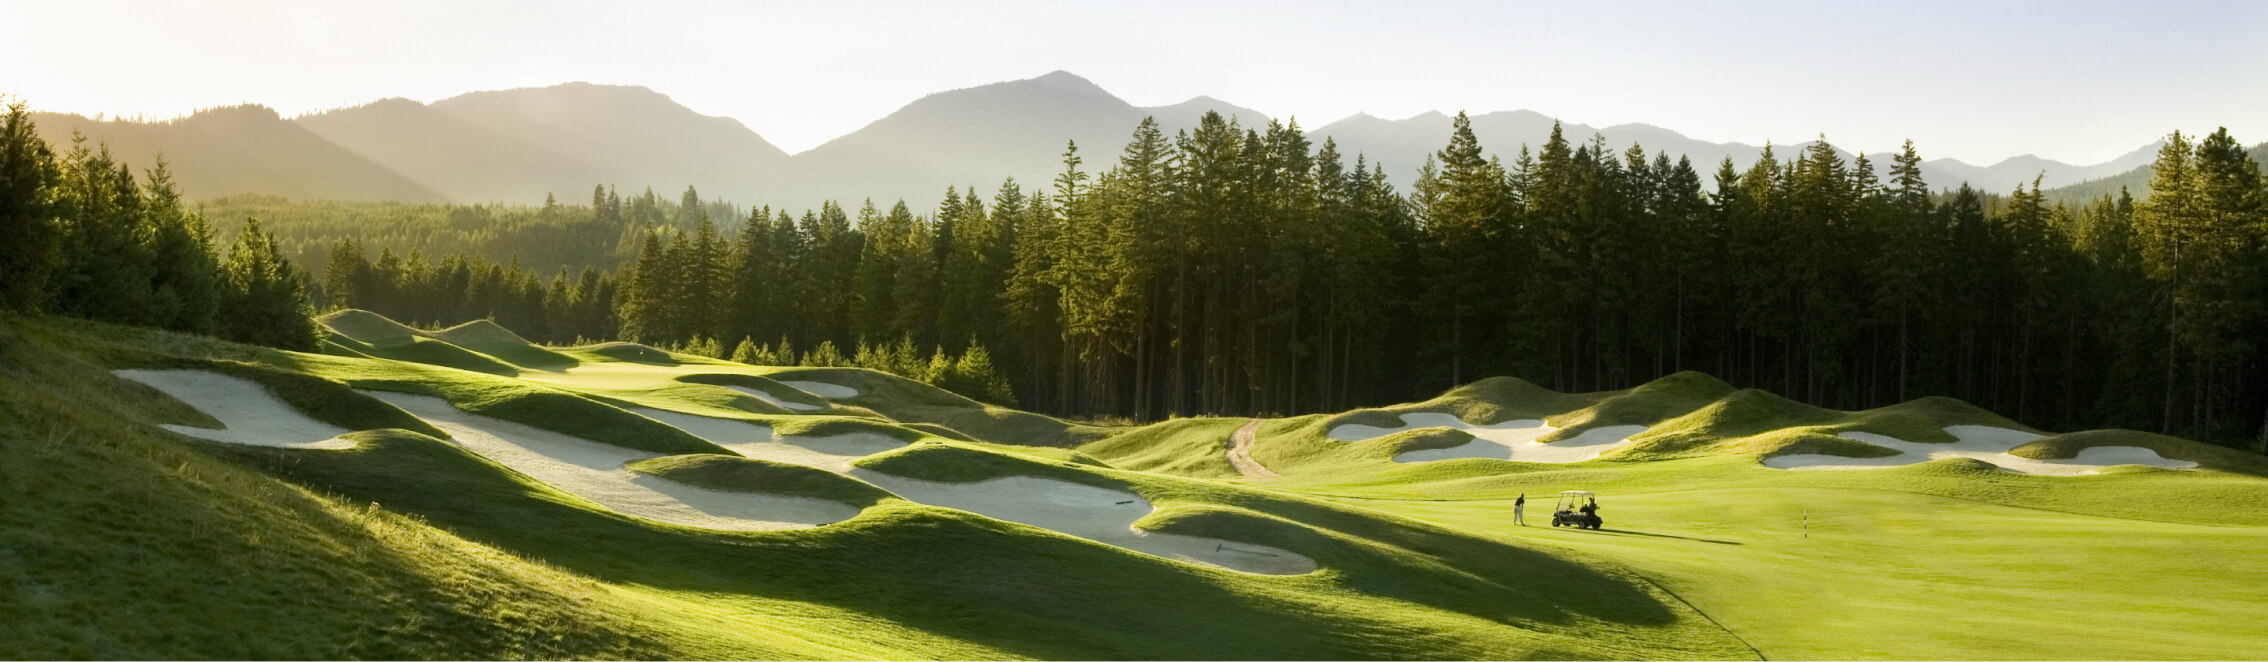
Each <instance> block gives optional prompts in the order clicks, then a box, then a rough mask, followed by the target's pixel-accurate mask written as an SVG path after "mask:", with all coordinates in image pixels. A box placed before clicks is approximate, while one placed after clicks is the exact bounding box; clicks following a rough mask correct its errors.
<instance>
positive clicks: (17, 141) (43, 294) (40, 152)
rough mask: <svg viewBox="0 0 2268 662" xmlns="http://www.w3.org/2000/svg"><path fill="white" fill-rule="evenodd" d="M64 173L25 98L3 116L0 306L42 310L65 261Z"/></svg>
mask: <svg viewBox="0 0 2268 662" xmlns="http://www.w3.org/2000/svg"><path fill="white" fill-rule="evenodd" d="M61 178H62V172H61V170H60V169H59V168H58V167H57V166H56V163H55V155H54V153H53V152H51V151H49V149H48V147H47V143H46V142H45V141H42V140H40V139H39V133H38V132H37V130H36V127H34V126H33V124H32V121H31V113H30V112H29V111H27V110H25V108H24V104H23V102H20V101H19V102H16V103H12V104H9V105H8V107H7V114H6V115H5V116H4V117H0V246H6V247H7V248H6V249H5V250H0V310H16V311H32V310H39V309H40V308H41V307H42V306H43V305H44V304H45V303H46V302H47V300H48V278H49V276H50V275H51V274H52V273H53V272H54V270H55V268H56V264H57V262H59V261H60V258H61V255H60V252H59V251H60V249H61V245H60V243H59V240H60V238H61V234H62V231H61V230H62V228H61V222H60V221H59V219H57V218H56V214H55V212H56V209H55V195H56V189H57V187H58V186H59V185H60V182H61Z"/></svg>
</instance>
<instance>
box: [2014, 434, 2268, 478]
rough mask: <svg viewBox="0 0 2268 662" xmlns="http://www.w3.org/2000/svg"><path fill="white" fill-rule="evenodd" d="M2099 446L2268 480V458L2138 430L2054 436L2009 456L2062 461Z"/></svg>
mask: <svg viewBox="0 0 2268 662" xmlns="http://www.w3.org/2000/svg"><path fill="white" fill-rule="evenodd" d="M2096 446H2135V447H2139V448H2147V449H2150V450H2153V451H2157V452H2158V455H2160V456H2163V457H2166V458H2170V459H2175V460H2188V461H2191V462H2196V463H2198V464H2199V465H2202V466H2205V467H2209V468H2212V469H2216V470H2220V471H2227V472H2231V473H2242V474H2249V475H2254V476H2263V477H2268V457H2262V456H2259V455H2255V454H2252V453H2247V452H2244V451H2240V450H2236V449H2233V448H2227V447H2223V446H2214V445H2210V444H2200V443H2197V442H2193V441H2190V440H2187V439H2181V438H2178V437H2168V436H2165V435H2162V434H2155V433H2150V432H2141V431H2138V430H2086V431H2082V432H2073V433H2069V434H2059V435H2053V436H2050V437H2046V438H2044V439H2041V440H2039V441H2035V442H2032V443H2029V444H2025V445H2022V446H2017V447H2015V448H2013V449H2009V451H2008V453H2009V454H2010V455H2016V456H2019V457H2028V458H2033V459H2039V460H2061V459H2068V458H2071V457H2074V456H2076V455H2078V454H2079V451H2081V450H2085V449H2088V448H2094V447H2096Z"/></svg>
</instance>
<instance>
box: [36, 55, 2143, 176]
mask: <svg viewBox="0 0 2268 662" xmlns="http://www.w3.org/2000/svg"><path fill="white" fill-rule="evenodd" d="M1207 112H1218V113H1221V114H1222V115H1223V116H1224V117H1227V118H1228V119H1231V120H1236V121H1238V122H1239V123H1240V124H1242V125H1244V126H1250V127H1258V126H1263V125H1266V124H1267V123H1268V122H1270V121H1271V118H1270V117H1269V116H1268V115H1266V114H1264V113H1261V112H1260V111H1257V110H1253V109H1251V108H1245V107H1240V106H1237V105H1235V104H1231V103H1229V102H1226V101H1222V100H1220V99H1215V98H1212V97H1206V96H1199V97H1195V98H1192V99H1190V100H1188V101H1185V102H1182V103H1178V104H1172V105H1167V106H1153V107H1141V106H1136V105H1134V104H1132V103H1129V102H1127V101H1126V100H1124V99H1121V98H1119V97H1118V96H1116V95H1114V94H1112V93H1111V92H1109V91H1108V90H1105V89H1103V88H1102V87H1100V86H1098V85H1096V84H1095V83H1093V82H1091V81H1089V80H1087V79H1085V78H1082V77H1080V76H1078V75H1075V74H1072V73H1070V72H1065V71H1055V72H1050V73H1048V74H1045V75H1041V76H1037V77H1033V78H1028V79H1023V80H1012V81H1003V82H998V83H991V84H986V85H979V86H975V87H970V88H964V89H957V90H948V91H943V92H937V93H934V94H929V95H924V96H922V97H920V98H917V99H914V100H912V101H911V102H909V103H907V104H906V105H905V106H904V107H902V108H899V109H898V110H896V111H894V112H891V113H890V114H888V115H887V116H884V117H882V118H880V119H877V120H875V121H873V122H871V123H869V124H867V125H865V126H863V127H860V128H859V129H858V130H856V131H853V132H850V133H848V134H845V135H842V136H839V137H836V138H835V139H833V140H829V141H827V142H826V143H824V144H821V145H819V146H818V147H815V148H813V149H810V150H806V151H804V152H801V153H798V154H794V155H789V154H787V153H785V152H783V151H782V150H780V149H779V148H778V147H776V146H774V145H773V144H772V143H771V142H770V141H767V140H766V139H764V138H763V137H762V136H760V135H758V133H757V132H756V131H754V130H751V129H750V127H747V126H743V125H742V124H741V123H740V122H739V121H737V120H734V119H731V118H726V117H714V116H707V115H702V114H700V113H698V112H695V111H693V110H692V109H690V108H687V107H685V106H683V105H680V104H679V103H677V102H676V101H674V100H672V99H671V98H670V97H668V96H665V95H663V94H660V93H658V92H655V91H654V90H650V89H647V88H644V87H636V86H623V85H594V84H589V83H562V84H559V85H552V86H548V87H529V88H518V89H510V90H496V91H481V92H470V93H466V94H461V95H457V96H454V97H450V98H446V99H441V100H438V101H434V102H432V103H420V102H417V101H412V100H409V99H402V98H389V99H380V100H377V101H372V102H370V103H367V104H363V105H358V106H352V107H346V108H336V109H329V110H324V111H320V112H316V113H311V114H306V115H301V116H298V117H293V118H288V119H286V118H282V117H279V116H278V115H277V113H276V112H275V111H273V110H270V109H268V108H266V107H262V106H257V105H243V106H237V107H230V108H216V109H209V110H206V111H202V112H199V113H197V114H195V115H192V116H190V117H187V118H182V119H178V120H169V121H163V122H149V123H144V122H130V121H117V120H112V121H98V120H94V119H88V118H83V117H78V116H72V115H53V114H46V115H40V116H38V117H36V118H35V119H36V120H37V121H38V123H39V125H40V126H41V132H42V134H43V135H44V136H45V137H46V139H47V140H48V142H50V143H53V144H63V143H65V142H68V141H69V140H70V136H71V135H72V132H74V131H78V132H82V133H84V134H86V135H87V136H89V137H90V138H91V139H93V140H95V141H98V142H101V141H108V142H109V143H110V144H111V145H112V146H113V147H114V148H115V149H116V150H117V151H118V152H119V153H121V154H134V155H141V154H151V153H158V152H163V153H165V154H167V155H168V156H169V157H170V158H172V159H173V161H174V164H175V167H174V171H175V173H176V176H177V177H178V178H179V179H180V180H181V181H180V185H181V186H182V189H183V192H184V195H185V196H186V197H189V198H191V199H197V200H204V199H212V198H218V197H224V196H235V195H239V194H247V193H249V194H259V195H280V196H284V197H286V198H289V199H293V200H308V199H326V200H352V201H365V202H378V201H398V202H412V203H432V202H452V203H456V204H480V205H493V204H495V203H498V202H502V203H507V204H520V205H527V204H535V203H537V202H538V201H541V200H543V199H544V198H545V197H546V196H547V195H548V196H552V197H556V198H579V197H580V191H581V189H582V187H584V186H588V185H590V184H591V183H594V182H604V183H606V184H607V185H608V186H614V187H619V188H621V189H622V190H624V191H636V190H643V189H646V188H656V189H661V190H669V189H675V188H677V187H682V186H693V187H696V188H698V189H700V190H701V191H702V192H703V193H705V194H706V195H708V196H710V197H713V198H722V199H728V200H738V201H750V202H762V203H766V204H772V205H775V206H785V207H788V208H791V209H816V208H818V207H819V206H820V205H821V204H823V203H824V202H825V201H827V200H835V201H838V202H842V203H844V204H846V205H850V202H849V201H853V200H861V199H865V198H869V197H871V198H874V199H876V200H883V201H889V200H897V199H900V198H904V199H908V200H922V199H930V198H932V196H935V195H936V192H937V191H938V190H941V189H943V188H944V187H946V186H949V185H950V186H963V187H966V186H971V185H982V186H985V187H988V188H989V187H990V186H991V182H998V181H1000V180H1002V179H1005V178H1009V177H1014V178H1016V179H1019V180H1024V181H1039V180H1045V179H1047V178H1049V177H1050V176H1051V175H1050V172H1051V171H1052V170H1053V169H1054V167H1055V166H1054V163H1053V161H1054V156H1053V155H1054V154H1055V152H1056V151H1057V150H1058V149H1059V148H1060V146H1061V145H1062V144H1063V142H1064V141H1066V140H1072V141H1076V142H1078V143H1079V144H1080V145H1084V146H1086V148H1087V149H1088V151H1089V152H1090V153H1098V154H1108V153H1116V152H1117V151H1118V150H1120V149H1121V148H1123V147H1124V146H1125V144H1126V140H1127V138H1128V135H1127V131H1126V127H1129V126H1133V125H1134V124H1135V123H1136V122H1139V121H1140V120H1141V119H1142V118H1143V117H1152V118H1155V119H1156V120H1157V121H1158V125H1159V128H1160V129H1161V130H1162V131H1163V132H1164V133H1165V134H1166V135H1168V136H1172V135H1176V134H1178V133H1180V132H1182V131H1186V130H1193V129H1195V128H1196V127H1197V123H1198V120H1199V118H1200V117H1202V116H1203V115H1204V114H1205V113H1207ZM1275 119H1278V120H1287V119H1288V118H1275ZM1306 119H1309V120H1313V119H1315V118H1312V117H1310V118H1306ZM1470 121H1471V124H1472V129H1473V132H1474V134H1475V136H1476V137H1477V138H1478V139H1479V140H1480V142H1481V145H1482V146H1483V147H1484V148H1486V149H1489V150H1491V151H1494V152H1498V153H1502V154H1507V155H1508V154H1511V153H1514V152H1517V151H1519V150H1520V149H1521V148H1523V147H1525V148H1528V149H1530V150H1535V149H1540V148H1541V147H1542V145H1543V144H1544V142H1545V141H1546V139H1547V138H1548V136H1549V135H1550V133H1551V131H1552V130H1553V128H1554V127H1560V128H1561V129H1562V130H1563V134H1564V135H1566V136H1567V137H1568V139H1569V140H1571V141H1576V142H1583V141H1586V140H1588V139H1589V137H1590V136H1592V135H1598V136H1603V137H1604V138H1605V141H1606V143H1607V144H1609V145H1614V146H1617V148H1620V146H1623V145H1629V144H1634V143H1635V144H1643V145H1646V146H1647V147H1648V149H1651V150H1656V151H1667V152H1669V153H1671V154H1680V155H1684V156H1687V157H1690V158H1692V159H1693V161H1694V162H1695V163H1700V164H1704V166H1706V165H1708V164H1714V163H1717V162H1718V161H1720V160H1723V159H1726V158H1730V159H1732V161H1733V164H1734V167H1736V168H1740V169H1746V168H1748V167H1750V166H1751V165H1753V164H1754V163H1755V162H1756V160H1757V158H1758V157H1759V156H1761V155H1762V154H1763V150H1764V146H1762V145H1759V144H1750V143H1742V142H1723V143H1718V142H1710V141H1707V140H1702V139H1698V138H1694V137H1689V136H1686V135H1684V134H1681V133H1679V132H1677V131H1675V130H1672V129H1670V128H1665V127H1660V126H1654V125H1649V124H1639V123H1627V124H1616V125H1611V126H1599V127H1593V126H1590V125H1585V124H1581V123H1575V122H1572V121H1570V122H1569V123H1567V124H1565V125H1564V126H1562V125H1561V123H1560V120H1559V118H1557V117H1555V116H1552V115H1547V114H1544V113H1542V112H1537V111H1534V110H1509V111H1497V112H1487V113H1481V114H1477V115H1474V116H1472V117H1471V118H1470ZM1450 124H1451V120H1450V117H1449V116H1448V115H1445V114H1443V113H1441V112H1437V111H1429V112H1425V113H1421V114H1418V115H1416V116H1413V117H1408V118H1404V119H1399V120H1388V119H1382V118H1378V117H1374V116H1371V115H1367V114H1360V113H1358V114H1356V115H1353V116H1350V117H1347V118H1344V119H1341V120H1338V121H1334V122H1329V123H1326V124H1323V125H1322V126H1321V127H1318V128H1315V129H1313V130H1310V131H1307V132H1306V134H1305V135H1306V138H1307V139H1308V141H1310V142H1312V143H1317V144H1320V143H1322V142H1324V141H1325V140H1336V141H1337V142H1338V144H1339V147H1340V151H1341V153H1344V154H1362V155H1367V156H1368V157H1369V160H1370V162H1371V163H1372V164H1375V165H1379V166H1382V167H1383V168H1384V171H1385V173H1386V176H1387V180H1388V181H1389V182H1392V183H1393V184H1394V185H1395V186H1396V187H1397V188H1402V189H1408V188H1410V186H1411V185H1412V184H1413V183H1414V182H1415V179H1416V177H1417V176H1418V174H1419V171H1420V169H1421V167H1422V166H1423V165H1424V163H1425V160H1426V157H1427V156H1429V155H1431V154H1432V153H1433V152H1434V151H1435V150H1436V149H1438V148H1439V147H1440V144H1439V143H1440V140H1441V138H1440V137H1441V136H1443V135H1447V134H1448V133H1449V131H1450ZM1782 137H1792V138H1797V139H1808V138H1811V137H1812V135H1811V134H1809V133H1804V132H1800V131H1799V132H1798V133H1796V134H1794V135H1792V136H1782ZM1759 142H1761V143H1763V144H1771V141H1769V140H1763V141H1759ZM1810 144H1811V143H1810V142H1809V141H1808V140H1804V141H1800V142H1795V143H1785V142H1783V143H1781V144H1779V146H1778V147H1777V149H1779V150H1780V151H1783V152H1794V151H1800V150H1802V149H1805V148H1808V147H1809V145H1810ZM1883 146H1884V145H1866V146H1865V147H1872V148H1877V149H1879V148H1880V147H1883ZM2156 151H2157V146H2156V145H2144V146H2141V147H2140V148H2139V149H2136V150H2135V151H2133V152H2129V153H2127V154H2125V155H2122V156H2120V157H2118V158H2116V159H2112V160H2111V161H2108V162H2104V163H2096V164H2067V163H2061V162H2057V161H2053V160H2049V159H2042V158H2039V157H2035V156H2032V155H2028V154H2027V155H2022V156H2016V157H2011V158H2007V159H2003V160H2001V161H1998V162H1995V163H1992V164H1990V165H1981V166H1980V165H1971V164H1967V163H1963V162H1961V161H1957V160H1953V159H1933V160H1928V161H1924V162H1922V164H1921V165H1920V168H1921V170H1922V173H1923V175H1924V177H1925V178H1926V179H1928V180H1929V181H1930V182H1933V183H1934V184H1935V185H1936V186H1937V187H1938V190H1940V191H1945V190H1949V189H1951V188H1952V187H1955V186H1957V185H1959V184H1961V183H1963V182H1967V183H1969V184H1970V185H1972V186H1975V187H1977V188H1980V189H1984V190H1990V191H1996V192H1997V191H2004V190H2007V189H2009V188H2011V187H2013V186H2015V185H2017V184H2029V183H2032V182H2033V181H2034V179H2039V180H2040V182H2041V183H2042V185H2043V186H2044V187H2047V188H2054V187H2057V186H2062V185H2065V184H2071V183H2076V182H2082V181H2089V180H2097V179H2102V178H2105V177H2111V176H2114V175H2118V174H2119V173H2122V172H2127V171H2130V170H2133V169H2134V168H2136V167H2137V166H2142V165H2144V164H2147V163H2148V162H2149V161H2150V160H2151V159H2152V158H2153V157H2154V155H2155V153H2156ZM1856 156H1857V151H1856V150H1854V151H1850V152H1844V153H1843V157H1844V158H1845V159H1852V158H1855V157H1856ZM1868 156H1869V158H1872V159H1874V160H1875V161H1877V162H1888V160H1889V159H1890V158H1891V157H1892V156H1894V155H1893V154H1890V153H1886V152H1880V151H1875V152H1870V153H1868ZM2143 178H2144V179H2146V178H2147V176H2146V175H2145V176H2144V177H2143ZM1702 184H1703V187H1704V188H1708V187H1710V186H1712V185H1713V184H1714V183H1713V182H1708V181H1704V182H1703V183H1702ZM2116 192H2117V187H2116V186H2111V187H2109V188H2107V189H2102V190H2100V191H2095V192H2091V193H2089V194H2088V195H2087V199H2088V200H2091V199H2093V198H2094V197H2099V194H2101V193H2110V194H2115V193H2116ZM850 206H855V205H850Z"/></svg>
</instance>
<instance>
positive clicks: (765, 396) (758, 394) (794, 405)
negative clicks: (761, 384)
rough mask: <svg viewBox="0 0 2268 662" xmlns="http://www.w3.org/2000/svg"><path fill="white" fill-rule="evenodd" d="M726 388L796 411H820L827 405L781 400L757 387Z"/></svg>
mask: <svg viewBox="0 0 2268 662" xmlns="http://www.w3.org/2000/svg"><path fill="white" fill-rule="evenodd" d="M725 388H729V389H732V390H735V391H739V392H741V393H745V394H747V395H749V396H750V397H754V398H756V399H758V400H762V401H765V402H769V403H772V404H775V405H779V406H782V407H786V408H788V409H793V410H796V411H818V410H821V409H826V407H823V406H820V405H807V404H803V403H801V402H788V401H786V400H781V399H780V398H779V396H775V395H772V394H770V393H765V392H763V391H758V390H756V389H752V388H748V387H746V386H727V387H725Z"/></svg>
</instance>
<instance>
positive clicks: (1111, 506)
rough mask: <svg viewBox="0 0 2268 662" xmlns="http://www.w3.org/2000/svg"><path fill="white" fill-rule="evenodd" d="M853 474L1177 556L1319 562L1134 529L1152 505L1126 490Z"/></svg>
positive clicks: (1303, 568)
mask: <svg viewBox="0 0 2268 662" xmlns="http://www.w3.org/2000/svg"><path fill="white" fill-rule="evenodd" d="M850 475H852V476H856V477H858V478H860V479H863V480H865V481H866V482H869V483H873V484H875V485H879V486H881V487H882V489H886V490H889V491H891V492H893V493H896V494H897V495H898V496H901V497H905V498H906V499H908V500H911V501H915V502H919V503H926V504H929V505H933V506H943V507H946V508H955V509H959V510H966V511H969V512H972V513H976V514H979V515H983V516H986V517H991V518H994V519H1000V520H1007V521H1010V522H1016V523H1019V524H1029V525H1032V526H1036V527H1039V528H1042V529H1047V530H1049V531H1054V532H1057V533H1061V534H1064V535H1069V536H1076V537H1080V538H1085V539H1088V540H1092V541H1095V542H1099V543H1102V544H1105V545H1112V546H1116V547H1122V548H1125V549H1130V550H1133V551H1137V552H1142V553H1144V554H1150V555H1153V556H1161V557H1165V558H1169V559H1174V560H1178V561H1186V562H1190V563H1197V564H1201V565H1209V566H1214V567H1219V568H1226V569H1229V570H1239V571H1243V572H1250V573H1258V574H1267V575H1297V574H1305V573H1309V572H1314V571H1315V567H1316V566H1315V560H1314V559H1311V558H1308V557H1306V556H1303V555H1300V554H1297V553H1293V552H1291V551H1287V550H1283V549H1277V548H1275V547H1269V546H1266V545H1255V544H1251V543H1242V542H1234V541H1228V540H1221V539H1219V538H1203V537H1198V536H1184V535H1176V534H1171V533H1153V532H1149V531H1143V530H1141V529H1137V528H1134V522H1135V521H1136V520H1140V519H1142V518H1143V517H1145V516H1148V515H1149V514H1150V511H1151V510H1153V507H1152V506H1151V505H1150V502H1149V501H1148V500H1146V499H1143V498H1142V497H1141V496H1139V495H1136V494H1134V493H1132V492H1127V491H1123V490H1111V489H1103V488H1100V487H1094V486H1091V485H1081V484H1078V483H1072V482H1067V481H1060V480H1055V479H1052V478H1040V477H1037V476H1008V477H1003V478H993V479H989V480H982V481H977V482H974V483H940V482H933V481H926V480H915V479H912V478H903V477H899V476H893V475H890V474H886V473H881V472H878V471H873V470H868V469H852V470H851V472H850Z"/></svg>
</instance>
